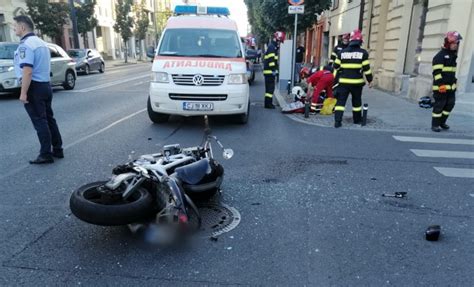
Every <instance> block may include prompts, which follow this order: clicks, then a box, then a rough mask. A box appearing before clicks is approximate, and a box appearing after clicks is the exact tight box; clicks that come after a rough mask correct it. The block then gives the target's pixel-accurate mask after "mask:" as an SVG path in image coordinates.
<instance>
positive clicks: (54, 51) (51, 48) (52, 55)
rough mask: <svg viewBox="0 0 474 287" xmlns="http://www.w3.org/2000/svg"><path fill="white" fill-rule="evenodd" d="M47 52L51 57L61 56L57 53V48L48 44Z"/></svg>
mask: <svg viewBox="0 0 474 287" xmlns="http://www.w3.org/2000/svg"><path fill="white" fill-rule="evenodd" d="M48 48H49V52H51V58H61V54H59V52H58V50H56V48H54V47H52V46H48Z"/></svg>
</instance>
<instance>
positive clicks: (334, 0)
mask: <svg viewBox="0 0 474 287" xmlns="http://www.w3.org/2000/svg"><path fill="white" fill-rule="evenodd" d="M338 7H339V0H332V7H331V10H336V9H337V8H338Z"/></svg>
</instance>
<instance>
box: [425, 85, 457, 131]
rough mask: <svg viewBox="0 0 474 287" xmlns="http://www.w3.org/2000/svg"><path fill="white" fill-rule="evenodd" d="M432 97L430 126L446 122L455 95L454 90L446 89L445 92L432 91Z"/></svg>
mask: <svg viewBox="0 0 474 287" xmlns="http://www.w3.org/2000/svg"><path fill="white" fill-rule="evenodd" d="M433 98H434V99H435V103H434V105H433V114H432V120H431V126H432V127H439V126H440V125H443V124H446V120H447V119H448V116H449V114H450V113H451V111H452V110H453V108H454V104H455V102H456V95H455V92H454V91H446V93H439V92H434V93H433Z"/></svg>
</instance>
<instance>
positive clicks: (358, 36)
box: [350, 29, 363, 42]
mask: <svg viewBox="0 0 474 287" xmlns="http://www.w3.org/2000/svg"><path fill="white" fill-rule="evenodd" d="M350 40H351V41H361V42H362V41H363V38H362V32H361V31H360V30H359V29H355V30H354V31H352V32H351V35H350Z"/></svg>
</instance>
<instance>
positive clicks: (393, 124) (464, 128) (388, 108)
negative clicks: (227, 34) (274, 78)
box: [275, 87, 474, 137]
mask: <svg viewBox="0 0 474 287" xmlns="http://www.w3.org/2000/svg"><path fill="white" fill-rule="evenodd" d="M275 96H276V98H277V100H278V102H279V105H280V106H281V107H284V106H286V105H287V103H291V102H292V101H293V98H292V97H291V96H288V95H287V93H286V91H278V89H277V90H276V91H275ZM362 102H363V103H366V104H368V105H369V111H368V116H367V126H365V127H361V126H360V125H354V124H353V123H352V112H351V98H350V97H349V100H348V101H347V103H346V112H345V113H344V118H343V125H342V128H344V129H358V130H377V131H391V132H426V133H431V134H433V135H435V134H437V135H449V134H456V135H464V136H471V137H472V136H474V94H473V93H469V94H464V95H459V96H457V101H456V106H455V107H454V110H453V112H452V113H451V116H450V117H449V119H448V122H447V123H448V124H449V125H450V126H451V129H450V130H449V131H442V132H441V133H434V132H432V131H431V129H430V127H431V112H432V109H423V108H420V107H419V106H418V103H417V102H413V101H410V100H409V99H408V98H404V97H403V96H400V95H398V96H395V95H391V94H389V93H386V92H383V91H380V90H377V89H369V88H368V87H365V88H364V91H363V94H362ZM288 116H289V117H290V118H292V119H294V120H296V121H299V122H303V123H306V124H311V125H317V126H321V127H331V128H333V127H334V116H322V115H319V114H316V115H310V116H309V117H308V118H304V115H303V114H290V115H288Z"/></svg>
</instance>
